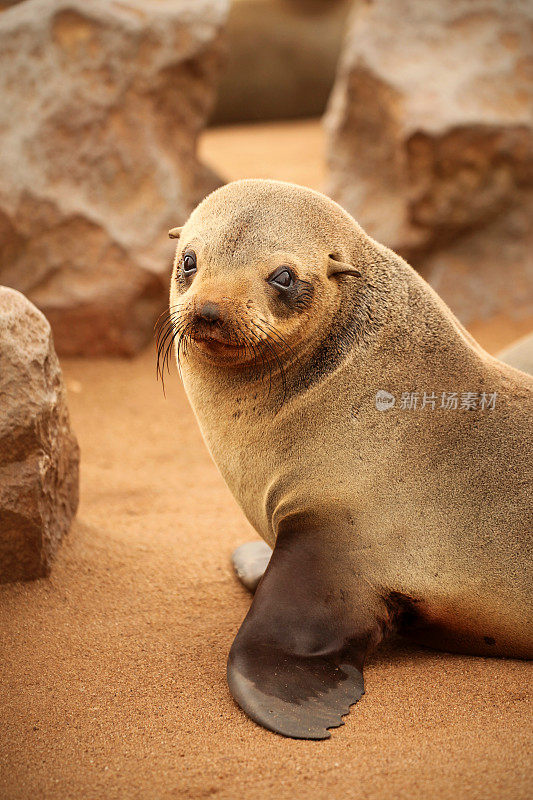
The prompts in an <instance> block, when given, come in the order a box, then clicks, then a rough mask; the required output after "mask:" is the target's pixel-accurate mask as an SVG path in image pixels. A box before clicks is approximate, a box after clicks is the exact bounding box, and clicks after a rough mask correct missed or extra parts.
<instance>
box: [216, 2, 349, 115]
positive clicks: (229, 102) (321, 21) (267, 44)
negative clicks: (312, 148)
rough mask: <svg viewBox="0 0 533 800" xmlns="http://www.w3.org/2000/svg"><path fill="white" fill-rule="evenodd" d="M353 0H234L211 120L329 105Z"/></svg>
mask: <svg viewBox="0 0 533 800" xmlns="http://www.w3.org/2000/svg"><path fill="white" fill-rule="evenodd" d="M352 2H353V0H234V2H233V3H232V6H231V10H230V15H229V18H228V24H227V39H228V65H227V68H226V69H225V71H224V74H223V76H222V79H221V81H220V85H219V89H218V99H217V104H216V107H215V111H214V113H213V118H212V121H213V122H215V123H227V122H241V121H245V120H246V121H249V120H254V121H257V120H271V119H293V118H295V117H308V116H318V115H321V114H322V113H323V111H324V109H325V107H326V103H327V99H328V96H329V93H330V92H331V88H332V86H333V82H334V80H335V70H336V66H337V59H338V57H339V53H340V50H341V45H342V39H343V36H344V31H345V24H346V18H347V16H348V13H349V10H350V8H351V6H352Z"/></svg>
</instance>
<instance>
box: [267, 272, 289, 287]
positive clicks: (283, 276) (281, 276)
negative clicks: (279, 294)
mask: <svg viewBox="0 0 533 800" xmlns="http://www.w3.org/2000/svg"><path fill="white" fill-rule="evenodd" d="M268 282H269V283H270V284H271V285H272V286H275V287H276V289H290V288H291V286H292V285H293V283H294V275H293V273H292V272H291V270H290V269H287V267H283V269H280V270H278V271H277V272H275V273H274V274H273V275H271V276H270V278H269V279H268Z"/></svg>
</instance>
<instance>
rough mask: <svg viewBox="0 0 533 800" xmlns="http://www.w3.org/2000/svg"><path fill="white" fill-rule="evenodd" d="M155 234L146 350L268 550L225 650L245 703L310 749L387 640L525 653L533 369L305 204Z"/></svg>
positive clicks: (268, 194) (221, 207)
mask: <svg viewBox="0 0 533 800" xmlns="http://www.w3.org/2000/svg"><path fill="white" fill-rule="evenodd" d="M171 235H172V236H174V237H179V242H178V248H177V252H176V259H175V267H174V272H173V275H172V282H171V290H170V313H169V316H168V321H167V325H166V327H165V326H164V327H163V329H162V334H161V339H160V356H161V357H163V359H164V358H165V354H166V356H167V359H168V352H169V351H168V347H167V346H168V344H169V343H170V342H172V341H174V343H175V346H176V348H175V349H176V352H177V356H178V362H179V365H180V368H181V372H182V376H183V381H184V384H185V388H186V391H187V394H188V397H189V399H190V402H191V404H192V407H193V409H194V411H195V414H196V416H197V419H198V422H199V424H200V427H201V430H202V433H203V435H204V438H205V440H206V442H207V445H208V447H209V449H210V451H211V453H212V455H213V457H214V459H215V461H216V463H217V465H218V467H219V469H220V471H221V473H222V475H223V477H224V479H225V480H226V482H227V484H228V486H229V488H230V489H231V491H232V492H233V494H234V495H235V497H236V498H237V500H238V501H239V503H240V505H241V506H242V508H243V510H244V513H245V514H246V516H247V518H248V519H249V521H250V522H251V524H252V525H253V526H254V527H255V529H256V530H257V531H258V532H259V534H260V535H261V536H262V537H263V539H264V540H265V541H266V542H267V543H268V544H269V545H270V546H272V547H273V548H274V549H273V554H272V557H271V559H270V563H269V565H268V567H267V569H266V571H265V574H264V576H263V578H262V579H261V581H260V583H259V586H258V588H257V591H256V593H255V596H254V599H253V602H252V605H251V608H250V611H249V613H248V615H247V617H246V619H245V620H244V622H243V624H242V626H241V628H240V630H239V632H238V634H237V636H236V638H235V641H234V643H233V646H232V648H231V652H230V655H229V660H228V682H229V686H230V690H231V692H232V694H233V696H234V698H235V699H236V700H237V702H238V703H239V704H240V705H241V707H242V708H243V709H244V710H245V711H246V712H247V713H248V714H249V715H250V716H251V717H252V718H253V719H254V720H256V721H257V722H259V723H260V724H262V725H264V726H265V727H267V728H269V729H271V730H273V731H277V732H279V733H282V734H284V735H286V736H292V737H296V738H310V739H320V738H327V737H328V736H329V735H330V734H329V732H328V729H329V728H332V727H336V726H338V725H341V724H342V715H344V714H346V713H347V712H348V709H349V707H350V705H351V704H352V703H354V702H356V701H357V700H358V699H359V698H360V697H361V695H362V693H363V677H362V668H363V663H364V661H365V658H366V656H367V655H368V653H369V652H370V651H371V650H372V648H374V647H375V646H376V644H377V643H378V642H379V641H380V640H382V639H383V637H384V636H385V635H386V634H387V632H388V631H392V630H397V631H400V632H401V633H404V634H408V635H410V636H412V637H414V638H415V639H417V640H418V641H420V642H422V643H424V644H429V645H434V646H436V647H438V648H443V649H450V650H458V651H460V652H464V653H474V654H482V655H506V656H515V657H530V656H531V655H532V653H533V631H532V613H531V611H532V605H531V587H532V581H531V547H530V535H531V529H532V515H531V505H532V504H531V501H532V497H533V485H532V484H533V481H532V462H531V446H530V442H531V419H532V410H533V381H532V379H531V378H530V377H528V376H526V375H525V374H523V373H521V372H518V371H517V370H514V369H513V368H511V367H508V366H506V365H504V364H503V363H501V362H500V361H498V360H497V359H495V358H492V357H491V356H489V355H488V354H487V353H486V352H484V351H483V350H482V348H481V347H480V346H479V345H478V344H477V343H476V342H475V341H474V339H472V337H471V336H470V335H469V334H468V333H467V332H466V331H465V330H464V328H463V327H462V326H461V324H460V323H459V322H458V320H457V319H456V318H455V317H454V315H453V314H452V313H451V311H450V310H449V309H448V308H447V306H446V305H445V304H444V303H443V302H442V300H440V298H439V297H438V296H437V295H436V294H435V292H434V291H433V290H432V289H431V288H430V287H429V286H428V285H427V283H425V281H424V280H423V279H422V278H421V277H420V276H419V275H418V274H417V273H416V272H415V271H414V270H413V269H411V267H409V266H408V265H407V264H406V263H405V262H404V261H403V260H402V259H401V258H400V257H398V256H397V255H396V254H395V253H393V252H391V251H390V250H388V249H387V248H386V247H383V246H381V245H379V244H378V243H376V242H375V241H373V240H372V239H371V238H370V237H369V236H367V235H366V234H365V233H364V231H363V230H362V229H361V228H360V227H359V225H357V223H356V222H355V221H354V220H353V219H352V218H351V217H350V215H349V214H348V213H347V212H346V211H344V210H343V209H342V208H341V207H340V206H338V205H337V204H336V203H334V202H332V201H331V200H329V199H328V198H327V197H325V196H323V195H322V194H319V193H318V192H314V191H311V190H309V189H305V188H302V187H299V186H294V185H291V184H287V183H281V182H278V181H262V180H245V181H238V182H235V183H231V184H229V185H227V186H225V187H223V188H221V189H219V190H217V191H216V192H214V193H213V194H211V195H209V196H208V197H207V198H206V199H205V200H204V201H203V202H202V203H201V204H200V205H199V206H198V208H197V209H196V210H195V211H194V212H193V214H192V215H191V217H190V218H189V220H188V221H187V223H186V224H185V226H184V228H183V229H181V230H178V229H175V230H173V231H172V232H171Z"/></svg>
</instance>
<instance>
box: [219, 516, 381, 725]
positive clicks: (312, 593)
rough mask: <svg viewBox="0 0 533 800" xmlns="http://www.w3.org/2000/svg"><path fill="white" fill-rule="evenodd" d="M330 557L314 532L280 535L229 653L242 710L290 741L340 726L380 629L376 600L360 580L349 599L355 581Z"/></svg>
mask: <svg viewBox="0 0 533 800" xmlns="http://www.w3.org/2000/svg"><path fill="white" fill-rule="evenodd" d="M334 556H335V554H334V552H332V550H331V547H328V546H327V543H326V540H325V538H324V537H323V536H322V535H321V534H320V533H319V532H315V531H312V532H307V531H301V532H298V533H296V532H294V531H285V532H283V533H280V534H279V536H278V540H277V543H276V546H275V548H274V551H273V553H272V557H271V559H270V563H269V565H268V567H267V570H266V572H265V574H264V576H263V579H262V581H261V582H260V584H259V586H258V588H257V591H256V594H255V597H254V600H253V602H252V605H251V607H250V610H249V612H248V615H247V616H246V618H245V620H244V622H243V624H242V626H241V628H240V630H239V632H238V634H237V636H236V637H235V641H234V642H233V645H232V647H231V650H230V654H229V658H228V685H229V688H230V691H231V693H232V695H233V697H234V698H235V700H236V701H237V703H238V704H239V705H240V706H241V708H242V709H243V710H244V711H245V712H246V713H247V714H248V715H249V716H250V717H251V718H252V719H253V720H255V721H256V722H258V723H259V724H260V725H263V726H264V727H265V728H268V729H269V730H271V731H275V732H276V733H281V734H283V735H284V736H290V737H293V738H295V739H327V738H329V736H330V733H329V731H328V728H336V727H338V726H339V725H342V724H343V720H342V717H343V716H344V715H345V714H347V713H348V711H349V709H350V706H351V705H352V704H353V703H356V702H357V701H358V700H359V699H360V697H361V696H362V695H363V693H364V688H363V674H362V667H363V662H364V659H365V656H366V654H367V652H368V650H369V649H371V648H372V647H373V646H374V645H375V644H377V642H378V641H379V640H380V639H381V637H382V633H383V630H384V628H385V627H386V619H387V612H386V608H385V606H384V604H383V603H382V601H381V600H380V599H379V598H378V597H377V595H376V594H375V593H374V592H373V591H372V590H371V588H370V586H369V584H368V583H366V582H361V587H360V592H359V591H358V592H357V599H356V601H355V597H354V592H353V588H354V585H357V579H356V578H355V577H354V575H353V573H349V572H348V570H347V568H346V566H342V565H341V567H340V568H339V565H338V561H339V560H341V559H339V560H337V564H335V560H336V559H335V557H334ZM341 561H342V560H341ZM344 581H345V583H344ZM343 584H344V585H343Z"/></svg>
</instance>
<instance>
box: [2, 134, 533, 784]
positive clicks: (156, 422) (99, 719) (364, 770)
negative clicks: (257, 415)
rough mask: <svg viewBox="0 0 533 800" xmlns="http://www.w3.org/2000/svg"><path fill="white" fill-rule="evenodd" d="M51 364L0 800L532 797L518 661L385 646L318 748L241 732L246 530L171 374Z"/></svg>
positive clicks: (10, 681) (9, 679)
mask: <svg viewBox="0 0 533 800" xmlns="http://www.w3.org/2000/svg"><path fill="white" fill-rule="evenodd" d="M276 130H277V131H279V128H276ZM291 131H292V132H294V129H291ZM291 131H289V133H290V132H291ZM289 138H290V136H289ZM291 146H292V145H291ZM227 147H228V151H229V149H231V148H233V152H234V153H235V157H236V155H237V153H238V151H239V148H238V147H237V145H236V144H232V143H231V142H227ZM244 150H245V148H243V152H244ZM310 152H312V148H311V150H310ZM245 158H246V156H245V155H243V159H244V161H245ZM244 161H243V163H244ZM275 166H276V165H274V167H275ZM278 167H279V173H282V175H280V177H281V176H283V177H288V178H289V179H290V178H293V177H294V175H293V174H291V172H290V170H289V171H288V172H289V174H287V172H284V171H283V168H282V166H280V165H278ZM265 169H266V167H265ZM247 170H248V166H246V171H247ZM303 171H304V170H303V168H302V172H303ZM234 172H235V174H236V173H237V172H238V170H237V169H235V170H234ZM255 174H258V172H257V171H255ZM261 174H263V173H261ZM270 174H276V171H275V169H274V168H273V169H272V170H271V172H270ZM310 174H311V173H310ZM300 180H301V181H302V182H307V183H312V180H307V181H304V180H303V179H302V178H300ZM493 338H494V337H493ZM507 338H508V332H507V333H506V332H505V330H503V329H502V333H501V335H499V336H498V339H499V340H498V342H497V345H498V346H499V345H503V344H505V341H506V339H507ZM495 346H496V345H495ZM63 367H64V375H65V379H66V383H67V387H68V389H69V402H70V408H71V415H72V420H73V425H74V428H75V430H76V433H77V435H78V437H79V441H80V445H81V451H82V486H81V505H80V509H79V513H78V518H77V521H76V522H75V524H74V526H73V528H72V530H71V532H70V534H69V536H68V538H67V539H66V541H65V542H64V544H63V546H62V548H61V550H60V552H59V554H58V557H57V561H56V563H55V565H54V569H53V572H52V576H51V578H50V579H47V580H40V581H37V582H34V583H27V584H19V585H9V586H3V587H0V648H1V652H2V654H3V656H2V660H1V663H0V686H1V687H2V701H3V703H2V715H1V721H0V798H2V800H15V799H17V800H19V799H20V800H29V799H30V798H39V800H40V799H41V798H44V799H46V800H55V799H56V798H57V799H58V800H66V799H67V798H69V799H70V798H80V799H83V800H84V799H85V798H86V799H87V800H100V799H101V798H103V799H104V800H113V798H121V799H124V800H134V799H135V798H143V800H149V799H150V798H154V800H164V799H166V798H175V799H176V800H178V799H180V798H209V797H216V798H230V799H231V800H234V799H235V800H263V798H264V799H265V800H285V799H287V800H288V799H289V798H291V800H292V798H298V800H300V799H301V800H307V799H308V798H309V799H311V798H312V799H313V800H315V799H317V800H319V799H320V798H330V797H331V798H334V800H344V799H345V798H348V799H349V798H354V800H355V798H364V800H392V799H393V798H394V800H403V798H405V800H417V799H418V798H419V799H420V800H422V799H424V800H426V798H437V799H438V800H441V799H444V798H450V800H461V799H462V798H465V799H466V798H468V800H490V799H491V798H494V799H495V800H496V798H497V799H498V800H505V798H510V799H511V798H512V800H520V799H521V798H524V800H525V798H527V797H530V796H531V784H532V777H533V775H532V770H531V745H532V740H531V736H530V734H529V730H528V729H530V727H531V724H530V723H531V705H530V702H528V697H529V695H528V685H529V682H530V676H531V672H530V665H529V664H527V663H525V662H520V661H504V660H493V659H482V658H468V657H462V656H453V655H445V654H439V653H433V652H430V651H423V650H418V649H414V648H407V647H399V648H398V647H396V648H393V647H390V648H389V649H386V650H383V651H381V652H380V653H378V654H377V655H376V656H375V657H374V658H373V660H372V662H371V663H370V664H369V666H368V668H367V670H366V687H367V695H366V696H365V697H364V698H363V700H362V701H361V702H360V703H359V704H358V705H357V706H355V707H354V709H352V712H351V714H350V715H349V717H348V718H347V724H346V725H345V727H343V728H341V729H339V730H338V731H335V732H334V733H333V737H332V739H331V740H329V741H327V742H297V741H292V740H289V739H283V738H281V737H278V736H276V735H274V734H271V733H268V732H267V731H265V730H263V729H262V728H259V727H258V726H256V725H255V724H254V723H253V722H251V721H250V720H249V719H248V718H247V717H246V716H245V715H244V714H243V713H242V712H241V711H240V710H239V709H238V708H237V707H236V706H235V704H234V703H233V701H232V699H231V697H230V695H229V693H228V690H227V687H226V682H225V661H226V655H227V652H228V650H229V647H230V644H231V641H232V639H233V636H234V635H235V633H236V631H237V629H238V627H239V625H240V622H241V620H242V618H243V616H244V614H245V613H246V610H247V608H248V605H249V603H250V597H249V595H248V594H247V593H246V592H245V590H244V589H242V588H241V586H240V585H239V584H238V583H237V581H236V580H235V578H234V577H233V575H232V571H231V567H230V564H229V557H230V553H231V551H232V549H233V548H234V547H236V546H237V545H238V544H240V543H241V542H243V541H246V540H247V539H250V538H252V537H253V535H254V534H253V532H252V531H251V529H250V528H249V526H248V524H247V522H246V521H245V520H244V518H243V516H242V514H241V513H240V511H239V509H238V507H237V505H236V504H235V502H234V501H233V499H232V498H231V496H230V495H229V493H228V491H227V489H226V488H225V486H224V484H223V482H222V480H221V478H220V476H219V475H218V473H217V471H216V468H215V467H214V465H213V464H212V463H211V461H210V458H209V456H208V454H207V452H206V449H205V447H204V445H203V443H202V440H201V437H200V434H199V432H198V429H197V427H196V424H195V422H194V418H193V415H192V412H191V410H190V409H189V407H188V405H187V402H186V399H185V396H184V393H183V390H182V388H181V385H180V384H179V381H178V378H177V377H176V375H175V374H173V375H172V377H171V378H170V379H169V380H168V381H167V399H166V400H165V399H164V398H163V394H162V391H161V387H160V385H158V384H157V383H156V379H155V366H154V354H153V351H152V350H151V349H150V351H149V352H146V353H144V354H143V355H142V356H141V357H140V358H138V359H136V360H134V361H131V362H126V361H106V360H98V361H93V362H89V361H70V362H66V363H65V364H64V365H63Z"/></svg>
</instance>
